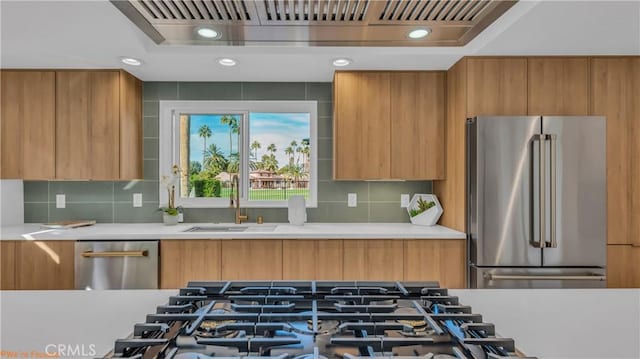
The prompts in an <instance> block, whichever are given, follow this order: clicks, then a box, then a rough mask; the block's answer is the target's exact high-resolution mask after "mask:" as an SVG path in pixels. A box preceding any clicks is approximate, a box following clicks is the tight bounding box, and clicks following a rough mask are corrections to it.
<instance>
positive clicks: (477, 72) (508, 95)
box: [467, 58, 527, 117]
mask: <svg viewBox="0 0 640 359" xmlns="http://www.w3.org/2000/svg"><path fill="white" fill-rule="evenodd" d="M467 71H468V73H467V117H473V116H482V115H486V116H489V115H496V116H497V115H526V114H527V59H525V58H471V59H468V60H467Z"/></svg>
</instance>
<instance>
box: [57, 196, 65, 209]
mask: <svg viewBox="0 0 640 359" xmlns="http://www.w3.org/2000/svg"><path fill="white" fill-rule="evenodd" d="M66 207H67V196H65V195H64V194H57V195H56V208H66Z"/></svg>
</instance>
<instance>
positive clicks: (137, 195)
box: [133, 193, 142, 207]
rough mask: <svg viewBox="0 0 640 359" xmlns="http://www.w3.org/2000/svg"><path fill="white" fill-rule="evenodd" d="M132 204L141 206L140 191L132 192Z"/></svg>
mask: <svg viewBox="0 0 640 359" xmlns="http://www.w3.org/2000/svg"><path fill="white" fill-rule="evenodd" d="M133 206H134V207H142V193H134V194H133Z"/></svg>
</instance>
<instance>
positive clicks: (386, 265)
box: [344, 239, 404, 280]
mask: <svg viewBox="0 0 640 359" xmlns="http://www.w3.org/2000/svg"><path fill="white" fill-rule="evenodd" d="M403 278H404V277H403V248H402V240H395V239H349V240H345V241H344V279H345V280H403Z"/></svg>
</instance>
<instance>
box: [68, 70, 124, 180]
mask: <svg viewBox="0 0 640 359" xmlns="http://www.w3.org/2000/svg"><path fill="white" fill-rule="evenodd" d="M119 91H120V90H119V73H118V71H58V72H57V73H56V139H57V141H56V178H58V179H93V180H115V179H119V177H120V168H119V157H120V146H119V141H120V124H119V104H120V102H119V101H120V100H119Z"/></svg>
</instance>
